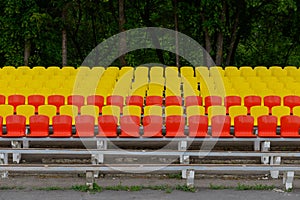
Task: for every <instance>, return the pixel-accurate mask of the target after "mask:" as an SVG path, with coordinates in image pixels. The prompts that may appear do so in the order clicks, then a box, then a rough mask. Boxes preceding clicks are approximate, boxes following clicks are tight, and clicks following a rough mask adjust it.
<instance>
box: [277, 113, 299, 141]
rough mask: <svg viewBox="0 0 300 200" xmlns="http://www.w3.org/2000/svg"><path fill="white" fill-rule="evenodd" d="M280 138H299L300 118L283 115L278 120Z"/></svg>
mask: <svg viewBox="0 0 300 200" xmlns="http://www.w3.org/2000/svg"><path fill="white" fill-rule="evenodd" d="M280 121H281V122H280V123H281V126H280V136H281V137H287V138H297V137H300V134H299V130H300V117H299V116H293V115H285V116H282V117H281V118H280Z"/></svg>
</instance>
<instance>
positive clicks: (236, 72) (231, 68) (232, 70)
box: [224, 66, 240, 77]
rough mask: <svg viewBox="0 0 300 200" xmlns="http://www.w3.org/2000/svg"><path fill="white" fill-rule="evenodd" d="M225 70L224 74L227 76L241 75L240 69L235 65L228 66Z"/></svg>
mask: <svg viewBox="0 0 300 200" xmlns="http://www.w3.org/2000/svg"><path fill="white" fill-rule="evenodd" d="M224 71H225V74H224V75H225V76H227V77H235V76H240V71H239V69H238V68H237V67H235V66H226V67H225V70H224Z"/></svg>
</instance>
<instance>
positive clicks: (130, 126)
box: [120, 115, 140, 137]
mask: <svg viewBox="0 0 300 200" xmlns="http://www.w3.org/2000/svg"><path fill="white" fill-rule="evenodd" d="M120 125H121V134H120V137H140V117H138V116H135V115H126V116H122V117H121V121H120Z"/></svg>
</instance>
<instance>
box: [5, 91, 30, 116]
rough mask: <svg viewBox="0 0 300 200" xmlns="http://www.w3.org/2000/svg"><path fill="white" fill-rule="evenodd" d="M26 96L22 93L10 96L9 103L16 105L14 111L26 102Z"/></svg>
mask: <svg viewBox="0 0 300 200" xmlns="http://www.w3.org/2000/svg"><path fill="white" fill-rule="evenodd" d="M25 99H26V98H25V96H23V95H20V94H14V95H10V96H8V104H9V105H12V106H13V107H14V112H16V108H17V106H18V105H24V104H25Z"/></svg>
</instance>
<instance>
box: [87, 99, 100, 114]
mask: <svg viewBox="0 0 300 200" xmlns="http://www.w3.org/2000/svg"><path fill="white" fill-rule="evenodd" d="M87 105H95V106H98V107H99V112H100V113H102V107H103V106H104V97H103V96H101V95H90V96H88V97H87Z"/></svg>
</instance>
